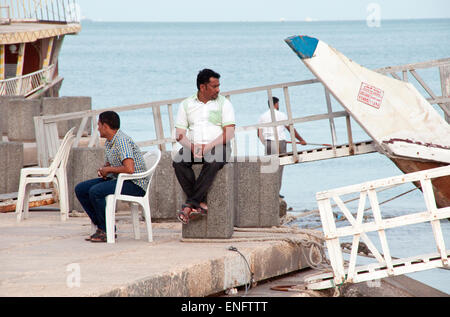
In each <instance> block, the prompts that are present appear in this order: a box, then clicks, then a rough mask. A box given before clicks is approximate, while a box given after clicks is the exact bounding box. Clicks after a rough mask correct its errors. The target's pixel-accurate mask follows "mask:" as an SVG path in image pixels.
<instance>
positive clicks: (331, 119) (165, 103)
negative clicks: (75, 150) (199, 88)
mask: <svg viewBox="0 0 450 317" xmlns="http://www.w3.org/2000/svg"><path fill="white" fill-rule="evenodd" d="M449 63H450V59H444V60H438V61H430V62H426V63H418V64H411V65H406V66H396V67H395V69H394V68H390V67H387V68H383V69H377V70H376V71H378V72H381V73H394V72H395V71H397V69H400V70H402V69H404V68H405V67H406V68H413V67H414V66H415V65H419V66H420V68H425V67H436V66H437V67H439V70H440V72H441V79H442V82H445V80H446V79H445V78H447V75H445V74H447V73H448V74H450V72H447V70H448V69H450V64H449ZM387 70H389V71H387ZM443 74H444V75H443ZM449 76H450V75H449ZM449 78H450V77H449ZM312 84H313V85H315V84H320V85H321V83H320V81H319V80H317V79H309V80H303V81H296V82H288V83H280V84H274V85H267V86H259V87H253V88H246V89H238V90H232V91H228V92H222V93H221V94H222V95H224V96H225V97H226V98H228V99H231V97H232V96H236V95H242V94H249V93H258V92H266V94H267V97H268V100H269V102H270V103H271V105H270V109H271V111H273V110H274V108H273V104H272V102H271V101H272V98H271V97H272V91H273V90H274V89H282V90H283V94H284V100H285V106H286V110H287V115H288V120H285V121H276V122H270V123H265V124H253V125H247V126H238V127H236V137H235V138H234V140H233V155H234V156H237V155H238V149H237V142H236V139H237V138H238V137H239V133H241V132H246V131H252V130H253V131H255V130H257V129H258V128H261V127H276V126H279V125H281V124H282V125H287V126H289V128H290V136H291V140H295V135H294V130H293V129H294V124H299V123H305V122H311V121H316V120H327V121H328V124H329V131H330V139H331V142H329V143H331V144H332V148H333V152H334V153H335V154H333V155H334V156H330V157H328V158H331V157H341V156H345V155H353V154H355V153H359V152H360V154H361V153H370V152H373V151H375V150H374V146H372V145H370V146H369V145H367V146H365V147H364V148H363V149H362V150H360V149H359V148H358V147H357V146H356V145H355V143H356V142H355V141H354V140H353V135H352V128H351V125H350V115H349V114H348V113H347V112H346V111H345V110H344V111H333V110H332V107H331V95H330V93H329V91H328V90H327V89H325V88H324V97H325V98H324V99H325V102H326V108H325V111H324V112H323V113H322V114H316V115H311V116H305V117H298V118H294V117H293V115H292V109H291V108H292V107H291V102H290V93H289V89H290V88H291V87H298V86H304V85H312ZM443 87H447V86H446V85H443ZM449 87H450V86H449ZM446 89H447V88H446ZM183 100H184V97H183V98H176V99H170V100H161V101H155V102H150V103H144V104H138V105H128V106H120V107H111V108H105V109H101V110H90V111H83V112H73V113H66V114H60V115H46V116H40V117H35V118H34V122H35V131H36V140H37V141H36V143H37V151H38V162H39V165H40V166H47V165H48V160H49V159H50V158H51V157H49V151H48V149H47V147H48V146H49V144H55V141H51V140H47V138H48V137H49V136H51V135H53V136H54V137H57V133H55V132H54V129H55V127H56V125H57V123H58V122H61V121H67V120H73V119H82V120H81V123H80V126H79V128H78V130H77V131H78V132H77V137H76V140H75V142H74V146H77V145H78V144H79V142H80V139H81V136H82V135H83V133H84V132H85V131H86V130H88V134H89V135H90V140H89V144H88V146H90V147H92V146H95V145H98V144H99V135H98V133H97V130H96V124H95V123H96V120H97V118H96V117H97V116H98V115H99V114H100V113H101V112H102V111H106V110H113V111H116V112H124V111H132V110H138V109H149V108H151V109H152V112H153V121H154V128H155V132H156V138H155V139H151V140H145V141H141V142H138V145H139V146H143V147H146V146H151V145H158V146H159V148H160V150H163V151H164V150H165V149H166V148H165V145H166V144H167V143H171V144H172V145H173V144H175V142H176V140H175V139H174V134H173V132H174V129H175V128H174V116H173V111H172V109H173V105H174V104H179V103H180V102H181V101H183ZM427 100H428V101H429V102H430V103H431V104H437V103H448V102H450V98H449V97H447V93H446V92H445V91H444V90H443V96H436V95H434V97H432V98H428V99H427ZM161 107H164V108H165V107H167V112H165V113H167V115H168V122H169V128H170V131H171V134H172V135H170V136H165V135H164V129H163V120H162V112H161ZM272 114H273V116H272V120H273V119H274V113H272ZM338 117H345V119H346V120H345V124H346V133H347V142H348V149H346V150H345V151H343V152H345V153H343V154H342V153H340V152H339V149H337V146H336V145H337V136H336V128H335V119H336V118H338ZM88 122H90V126H89V127H87V124H88ZM49 129H50V130H52V131H51V132H49V131H47V130H49ZM274 132H275V133H274V134H275V137H276V139H278V134H277V129H275V128H274ZM46 136H47V137H46ZM50 153H52V151H51V150H50ZM299 156H300V155H299V151H298V149H297V146H296V142H292V156H289V162H288V164H293V163H297V162H299ZM282 159H284V158H282ZM280 162H281V161H280ZM280 164H282V163H280Z"/></svg>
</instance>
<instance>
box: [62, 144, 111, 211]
mask: <svg viewBox="0 0 450 317" xmlns="http://www.w3.org/2000/svg"><path fill="white" fill-rule="evenodd" d="M104 155H105V149H104V148H103V147H95V148H88V147H74V148H72V150H71V151H70V156H69V161H68V163H67V178H68V186H69V206H70V208H69V210H77V211H83V207H82V206H81V204H80V202H79V201H78V199H77V197H76V196H75V186H76V185H77V184H78V183H81V182H83V181H86V180H88V179H91V178H96V177H98V176H97V170H98V168H99V167H100V166H103V165H104V164H105V157H104Z"/></svg>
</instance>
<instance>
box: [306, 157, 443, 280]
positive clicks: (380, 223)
mask: <svg viewBox="0 0 450 317" xmlns="http://www.w3.org/2000/svg"><path fill="white" fill-rule="evenodd" d="M445 176H446V177H448V176H450V165H449V166H444V167H438V168H434V169H429V170H424V171H420V172H414V173H410V174H405V175H401V176H395V177H390V178H384V179H379V180H375V181H371V182H367V183H363V184H358V185H352V186H346V187H341V188H336V189H332V190H328V191H323V192H318V193H317V194H316V199H317V203H318V206H319V210H320V218H321V221H322V227H323V233H324V238H325V241H326V246H327V249H328V255H329V259H330V263H331V266H332V268H333V273H325V274H319V275H315V276H312V277H309V278H308V281H307V282H308V283H309V286H308V287H309V288H311V289H322V288H331V287H334V286H336V285H339V284H341V283H345V282H350V283H359V282H364V281H371V280H375V279H380V278H385V277H388V276H394V275H401V274H407V273H412V272H417V271H422V270H427V269H432V268H437V267H449V257H450V250H446V248H445V242H444V237H443V234H442V229H441V224H440V220H441V219H445V218H449V217H450V207H444V208H437V206H436V201H435V196H434V189H433V185H432V179H435V178H438V177H445ZM410 182H416V184H417V183H420V187H421V189H422V195H423V199H424V202H425V206H426V210H425V211H423V212H419V213H412V214H407V215H402V216H397V217H393V218H392V217H389V218H385V219H384V218H383V217H382V212H381V210H380V205H379V203H378V199H377V192H376V190H377V189H384V188H388V187H392V186H398V185H401V184H405V183H410ZM351 193H359V195H360V196H359V204H358V209H357V213H356V218H355V217H354V215H353V214H352V213H351V212H350V210H349V209H348V208H347V207H346V206H345V204H344V203H343V201H342V199H341V198H340V196H342V195H347V194H351ZM367 197H368V198H369V202H370V207H371V209H372V213H373V219H374V220H373V221H370V222H367V220H366V222H364V223H363V216H364V211H365V206H366V200H367ZM331 200H334V201H335V203H336V204H337V206H338V207H339V209H340V211H341V212H342V213H343V215H344V216H345V217H346V219H347V220H348V221H349V222H350V225H349V226H344V227H339V228H336V224H335V218H334V215H333V211H332V205H331ZM423 222H430V223H431V228H432V231H433V234H434V240H435V242H436V249H437V252H436V253H433V254H426V255H417V256H412V257H408V258H403V259H398V258H395V259H393V257H392V256H391V251H390V249H389V244H388V240H387V236H386V233H385V230H386V229H392V228H397V227H401V226H407V225H413V224H418V223H423ZM369 232H378V236H379V239H380V244H381V249H382V252H380V251H379V250H378V249H377V248H376V246H375V244H374V243H373V242H372V241H371V239H370V238H369V237H368V235H367V233H369ZM346 236H352V237H353V242H352V247H351V253H350V260H349V263H348V266H347V267H345V263H344V258H343V249H342V247H341V244H340V240H339V239H340V238H343V237H346ZM361 239H362V240H363V241H364V242H365V244H366V245H367V247H368V248H369V250H370V252H371V253H372V254H373V255H374V257H375V259H376V260H377V262H375V263H371V264H369V265H364V266H359V267H357V266H356V259H357V253H358V247H359V244H360V240H361ZM415 239H417V237H415Z"/></svg>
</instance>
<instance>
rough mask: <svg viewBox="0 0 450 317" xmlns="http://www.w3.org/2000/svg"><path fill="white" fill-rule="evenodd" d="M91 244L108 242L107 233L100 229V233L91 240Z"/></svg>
mask: <svg viewBox="0 0 450 317" xmlns="http://www.w3.org/2000/svg"><path fill="white" fill-rule="evenodd" d="M91 242H107V239H106V232H104V231H103V230H100V229H99V233H98V234H97V235H96V236H94V237H92V238H91Z"/></svg>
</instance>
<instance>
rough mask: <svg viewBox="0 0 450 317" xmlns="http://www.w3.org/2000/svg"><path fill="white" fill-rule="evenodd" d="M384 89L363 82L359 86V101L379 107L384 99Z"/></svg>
mask: <svg viewBox="0 0 450 317" xmlns="http://www.w3.org/2000/svg"><path fill="white" fill-rule="evenodd" d="M383 95H384V91H383V90H381V89H379V88H377V87H375V86H371V85H369V84H366V83H361V88H359V93H358V101H360V102H363V103H365V104H366V105H369V106H372V107H374V108H377V109H379V108H380V106H381V102H382V101H383Z"/></svg>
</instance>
